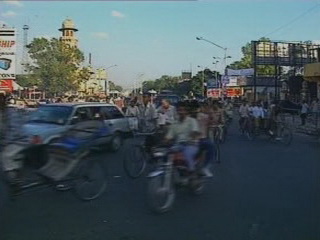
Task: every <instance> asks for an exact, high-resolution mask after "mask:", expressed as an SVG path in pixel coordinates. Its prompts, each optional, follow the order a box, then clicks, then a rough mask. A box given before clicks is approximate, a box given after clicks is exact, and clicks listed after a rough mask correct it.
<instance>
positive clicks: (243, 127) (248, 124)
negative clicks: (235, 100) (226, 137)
mask: <svg viewBox="0 0 320 240" xmlns="http://www.w3.org/2000/svg"><path fill="white" fill-rule="evenodd" d="M240 131H241V133H242V134H243V135H245V136H246V137H247V139H248V140H249V141H252V140H253V139H254V137H255V133H254V123H253V120H252V118H251V117H246V118H243V122H242V123H240Z"/></svg>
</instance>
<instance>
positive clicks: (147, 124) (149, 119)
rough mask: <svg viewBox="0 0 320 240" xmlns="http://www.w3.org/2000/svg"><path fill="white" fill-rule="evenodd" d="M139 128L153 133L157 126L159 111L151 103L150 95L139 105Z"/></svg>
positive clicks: (144, 97) (145, 96)
mask: <svg viewBox="0 0 320 240" xmlns="http://www.w3.org/2000/svg"><path fill="white" fill-rule="evenodd" d="M139 115H140V116H139V128H140V129H141V131H143V132H152V131H154V130H155V129H156V126H157V118H158V115H157V110H156V108H155V106H154V104H152V103H151V101H150V96H149V95H147V94H146V95H144V96H143V99H142V103H141V104H140V105H139Z"/></svg>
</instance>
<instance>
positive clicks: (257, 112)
mask: <svg viewBox="0 0 320 240" xmlns="http://www.w3.org/2000/svg"><path fill="white" fill-rule="evenodd" d="M252 116H253V118H254V123H255V128H256V129H259V128H260V124H261V122H262V119H263V118H264V111H263V108H262V106H261V105H260V104H259V103H253V107H252Z"/></svg>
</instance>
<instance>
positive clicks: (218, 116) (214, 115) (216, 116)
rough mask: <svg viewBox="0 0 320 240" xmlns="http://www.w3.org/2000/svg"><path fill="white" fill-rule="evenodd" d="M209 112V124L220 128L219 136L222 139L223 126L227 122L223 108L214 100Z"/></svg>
mask: <svg viewBox="0 0 320 240" xmlns="http://www.w3.org/2000/svg"><path fill="white" fill-rule="evenodd" d="M208 114H209V126H210V127H211V128H214V127H219V128H220V136H219V138H220V139H221V138H222V134H223V126H224V124H225V115H224V111H223V109H221V108H220V107H219V102H218V101H213V102H212V107H211V108H209V111H208Z"/></svg>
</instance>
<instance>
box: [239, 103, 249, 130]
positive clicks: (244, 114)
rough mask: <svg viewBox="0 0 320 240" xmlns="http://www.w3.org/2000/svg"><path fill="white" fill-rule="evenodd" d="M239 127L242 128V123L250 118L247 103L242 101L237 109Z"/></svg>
mask: <svg viewBox="0 0 320 240" xmlns="http://www.w3.org/2000/svg"><path fill="white" fill-rule="evenodd" d="M239 115H240V119H239V125H240V129H243V128H244V123H245V122H246V121H247V120H248V118H249V116H250V106H249V104H248V102H247V101H243V102H242V104H241V106H240V108H239Z"/></svg>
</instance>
